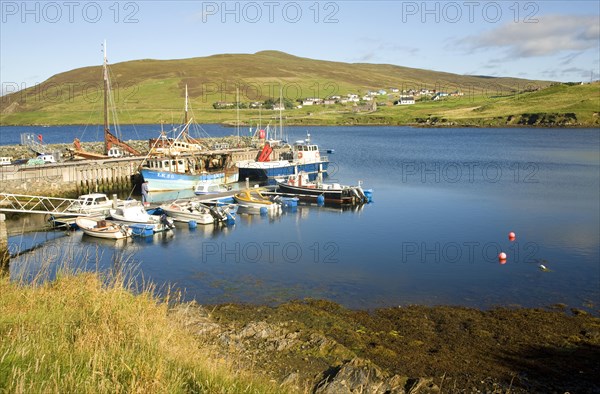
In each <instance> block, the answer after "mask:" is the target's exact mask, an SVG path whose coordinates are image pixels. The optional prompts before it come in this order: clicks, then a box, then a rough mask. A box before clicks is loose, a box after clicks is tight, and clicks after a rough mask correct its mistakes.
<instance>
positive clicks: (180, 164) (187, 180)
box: [139, 86, 239, 192]
mask: <svg viewBox="0 0 600 394" xmlns="http://www.w3.org/2000/svg"><path fill="white" fill-rule="evenodd" d="M184 114H185V117H184V122H183V125H182V126H181V129H179V128H175V129H174V130H173V131H174V133H177V134H176V135H177V136H176V138H168V137H167V135H166V134H165V132H164V131H161V133H160V137H159V138H156V139H151V140H150V153H149V154H148V157H147V158H146V159H145V160H144V162H143V164H142V166H141V168H140V170H139V172H140V174H141V175H142V177H143V178H144V180H145V181H146V182H148V191H149V192H164V191H173V190H190V191H193V190H195V188H196V186H198V185H200V184H209V185H223V184H227V183H234V182H237V181H238V176H239V173H238V170H237V167H235V166H234V164H233V162H232V160H231V153H230V152H228V151H227V150H222V151H217V152H207V150H208V149H207V148H206V147H205V146H203V145H202V144H201V142H200V140H198V139H195V138H192V137H190V135H189V132H188V131H189V127H190V125H191V123H192V119H190V120H189V121H188V96H187V86H186V88H185V112H184Z"/></svg>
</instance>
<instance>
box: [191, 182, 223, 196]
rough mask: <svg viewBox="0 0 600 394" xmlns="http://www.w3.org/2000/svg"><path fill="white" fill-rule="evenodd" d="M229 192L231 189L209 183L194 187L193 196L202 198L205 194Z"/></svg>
mask: <svg viewBox="0 0 600 394" xmlns="http://www.w3.org/2000/svg"><path fill="white" fill-rule="evenodd" d="M229 190H231V187H227V186H225V185H214V184H209V183H200V184H198V185H196V186H195V187H194V194H196V195H198V196H204V195H207V194H219V193H225V192H228V191H229Z"/></svg>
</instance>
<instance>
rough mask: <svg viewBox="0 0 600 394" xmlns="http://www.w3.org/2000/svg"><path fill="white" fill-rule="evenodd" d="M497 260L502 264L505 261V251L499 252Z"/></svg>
mask: <svg viewBox="0 0 600 394" xmlns="http://www.w3.org/2000/svg"><path fill="white" fill-rule="evenodd" d="M498 260H500V263H502V264H504V263H506V253H504V252H500V254H499V255H498Z"/></svg>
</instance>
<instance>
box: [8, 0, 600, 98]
mask: <svg viewBox="0 0 600 394" xmlns="http://www.w3.org/2000/svg"><path fill="white" fill-rule="evenodd" d="M0 5H1V7H0V10H1V20H0V80H1V82H2V87H3V89H2V90H3V92H5V93H6V92H7V91H10V90H13V89H14V88H15V87H21V88H22V87H29V86H33V85H34V84H36V83H40V82H42V81H44V80H45V79H47V78H49V77H50V76H52V75H54V74H57V73H60V72H63V71H67V70H71V69H75V68H79V67H83V66H90V65H98V64H100V63H101V61H102V54H101V43H102V41H103V40H104V39H106V40H107V41H108V59H109V62H110V63H113V64H114V63H117V62H122V61H127V60H134V59H147V58H152V59H176V58H189V57H198V56H208V55H213V54H220V53H254V52H257V51H261V50H268V49H273V50H280V51H284V52H287V53H290V54H293V55H297V56H303V57H310V58H315V59H325V60H335V61H342V62H368V63H387V64H395V65H401V66H407V67H416V68H424V69H432V70H438V71H447V72H452V73H457V74H473V75H490V76H513V77H523V78H531V79H544V80H556V81H581V80H584V81H589V80H590V76H591V74H592V72H593V78H594V79H598V78H599V73H600V60H599V58H600V38H599V36H600V2H598V1H595V0H594V1H522V2H517V1H364V0H363V1H320V2H318V1H312V0H311V1H230V2H223V1H170V2H167V1H122V2H116V1H106V2H105V1H55V2H22V1H5V0H1V1H0Z"/></svg>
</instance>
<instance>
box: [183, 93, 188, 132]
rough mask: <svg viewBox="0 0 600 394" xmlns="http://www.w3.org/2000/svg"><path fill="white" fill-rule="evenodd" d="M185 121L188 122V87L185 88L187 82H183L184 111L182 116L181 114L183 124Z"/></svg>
mask: <svg viewBox="0 0 600 394" xmlns="http://www.w3.org/2000/svg"><path fill="white" fill-rule="evenodd" d="M187 122H188V89H187V84H185V112H184V116H183V124H186V125H187ZM186 130H187V128H186ZM186 134H187V133H186Z"/></svg>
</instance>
